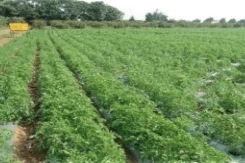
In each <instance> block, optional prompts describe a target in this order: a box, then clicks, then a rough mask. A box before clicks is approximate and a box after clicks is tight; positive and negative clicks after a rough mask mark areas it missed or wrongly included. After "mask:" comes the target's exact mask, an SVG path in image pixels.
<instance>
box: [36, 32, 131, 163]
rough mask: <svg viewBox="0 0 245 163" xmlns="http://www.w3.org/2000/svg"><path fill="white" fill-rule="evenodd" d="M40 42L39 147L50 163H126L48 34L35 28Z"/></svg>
mask: <svg viewBox="0 0 245 163" xmlns="http://www.w3.org/2000/svg"><path fill="white" fill-rule="evenodd" d="M36 35H38V37H39V42H40V68H39V78H38V85H39V91H40V93H41V98H40V103H41V105H40V122H39V127H38V130H37V133H36V141H37V142H38V144H39V148H41V149H42V150H44V151H45V150H47V160H48V161H50V162H73V163H76V162H77V163H80V162H87V163H90V162H91V163H92V162H102V163H107V162H118V163H120V162H121V163H123V162H126V156H125V154H124V151H123V149H122V148H121V147H120V145H118V144H117V143H116V142H115V141H114V139H115V136H114V134H113V133H112V132H111V131H109V130H108V129H107V127H106V126H105V125H104V120H103V119H102V118H101V117H100V115H99V114H98V112H97V111H96V109H95V108H94V107H93V105H92V104H91V101H90V100H89V98H87V96H86V94H85V92H84V91H83V90H82V88H81V87H80V86H79V83H78V82H77V81H76V79H75V78H74V76H73V74H72V72H70V71H69V69H68V68H67V67H66V65H65V63H64V62H63V61H62V59H61V58H60V57H59V54H58V53H57V51H56V49H55V47H54V46H53V44H52V42H51V41H50V40H49V38H48V35H47V34H46V33H45V32H44V33H43V32H41V31H36Z"/></svg>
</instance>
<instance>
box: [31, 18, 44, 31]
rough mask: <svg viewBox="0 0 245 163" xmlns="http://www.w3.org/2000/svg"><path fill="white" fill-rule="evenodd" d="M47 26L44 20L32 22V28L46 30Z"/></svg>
mask: <svg viewBox="0 0 245 163" xmlns="http://www.w3.org/2000/svg"><path fill="white" fill-rule="evenodd" d="M46 26H47V23H46V22H45V21H44V20H34V21H33V22H32V27H33V28H37V29H44V27H46Z"/></svg>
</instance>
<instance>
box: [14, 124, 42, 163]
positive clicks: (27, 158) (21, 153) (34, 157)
mask: <svg viewBox="0 0 245 163" xmlns="http://www.w3.org/2000/svg"><path fill="white" fill-rule="evenodd" d="M34 133H35V126H31V125H22V126H21V127H18V128H17V129H16V130H15V133H14V134H15V136H14V152H15V155H14V156H15V157H16V158H18V160H20V161H21V163H42V161H43V160H44V156H45V155H44V154H42V153H40V152H38V151H37V149H36V143H35V141H34V135H33V134H34Z"/></svg>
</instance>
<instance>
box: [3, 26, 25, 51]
mask: <svg viewBox="0 0 245 163" xmlns="http://www.w3.org/2000/svg"><path fill="white" fill-rule="evenodd" d="M23 33H25V32H15V35H14V37H19V36H21V35H22V34H23ZM14 37H11V35H10V31H9V29H0V47H1V46H3V45H4V44H6V43H8V42H9V41H10V40H11V39H12V38H14Z"/></svg>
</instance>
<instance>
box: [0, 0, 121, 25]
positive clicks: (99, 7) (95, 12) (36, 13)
mask: <svg viewBox="0 0 245 163" xmlns="http://www.w3.org/2000/svg"><path fill="white" fill-rule="evenodd" d="M1 1H2V3H0V15H1V16H5V17H23V18H24V19H25V20H26V21H31V20H34V19H43V20H91V21H112V20H120V19H122V16H123V15H124V14H123V12H121V11H120V10H118V9H117V8H115V7H113V6H109V5H106V4H104V2H100V1H99V2H91V3H87V2H85V1H78V0H28V1H26V0H1Z"/></svg>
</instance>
